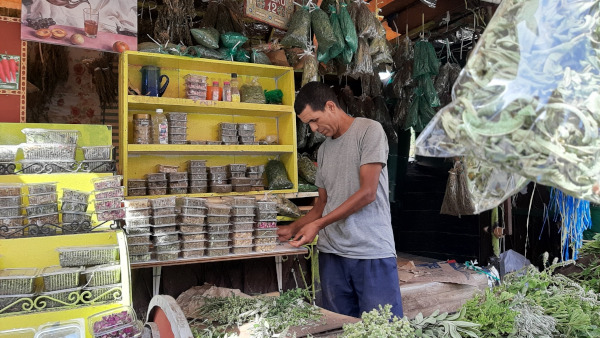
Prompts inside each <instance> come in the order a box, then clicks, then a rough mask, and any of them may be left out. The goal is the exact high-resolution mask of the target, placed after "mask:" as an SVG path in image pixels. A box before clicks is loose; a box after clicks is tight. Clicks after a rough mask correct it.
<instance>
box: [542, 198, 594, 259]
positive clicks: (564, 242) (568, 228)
mask: <svg viewBox="0 0 600 338" xmlns="http://www.w3.org/2000/svg"><path fill="white" fill-rule="evenodd" d="M553 211H554V221H555V222H558V217H559V216H560V219H561V227H560V229H559V232H560V234H561V259H562V260H563V261H565V260H569V259H571V258H570V253H571V250H572V252H573V258H572V259H577V256H578V254H579V249H580V248H581V246H582V244H583V232H584V231H585V230H587V229H589V228H591V227H592V218H591V216H590V202H588V201H584V200H582V199H579V198H575V197H573V196H569V195H566V194H565V193H563V192H562V191H560V190H558V189H556V188H552V189H551V191H550V206H549V207H548V209H547V210H546V214H545V215H544V223H545V222H546V221H547V220H548V218H549V215H550V214H551V213H552V212H553Z"/></svg>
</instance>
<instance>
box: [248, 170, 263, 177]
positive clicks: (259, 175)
mask: <svg viewBox="0 0 600 338" xmlns="http://www.w3.org/2000/svg"><path fill="white" fill-rule="evenodd" d="M246 177H249V178H262V177H263V173H255V172H249V171H247V172H246Z"/></svg>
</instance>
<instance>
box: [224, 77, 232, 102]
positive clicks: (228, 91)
mask: <svg viewBox="0 0 600 338" xmlns="http://www.w3.org/2000/svg"><path fill="white" fill-rule="evenodd" d="M223 101H227V102H231V85H230V84H229V81H225V82H223Z"/></svg>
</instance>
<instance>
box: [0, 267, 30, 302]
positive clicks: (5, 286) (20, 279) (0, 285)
mask: <svg viewBox="0 0 600 338" xmlns="http://www.w3.org/2000/svg"><path fill="white" fill-rule="evenodd" d="M37 275H38V269H36V268H13V269H1V270H0V295H18V294H29V293H33V291H34V283H33V281H34V280H35V278H36V277H37Z"/></svg>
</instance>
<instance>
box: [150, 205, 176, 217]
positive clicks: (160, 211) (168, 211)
mask: <svg viewBox="0 0 600 338" xmlns="http://www.w3.org/2000/svg"><path fill="white" fill-rule="evenodd" d="M151 210H152V215H153V216H167V215H175V214H177V208H176V207H164V208H163V207H160V208H153V209H151Z"/></svg>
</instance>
